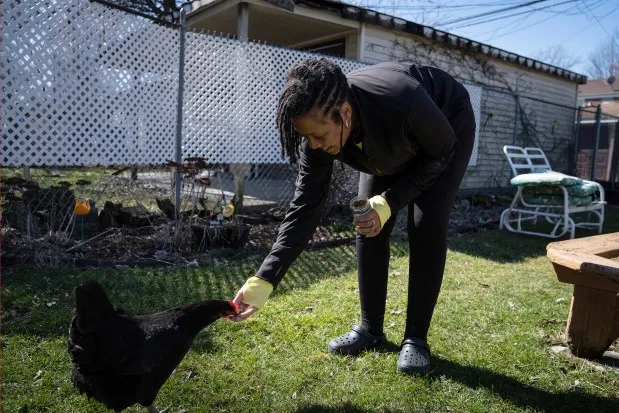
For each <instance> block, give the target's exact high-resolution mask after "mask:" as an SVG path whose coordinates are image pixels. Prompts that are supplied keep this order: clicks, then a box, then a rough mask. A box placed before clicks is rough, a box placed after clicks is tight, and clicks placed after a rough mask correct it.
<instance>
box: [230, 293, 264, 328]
mask: <svg viewBox="0 0 619 413" xmlns="http://www.w3.org/2000/svg"><path fill="white" fill-rule="evenodd" d="M232 301H233V302H234V304H236V305H238V306H239V312H238V314H235V315H229V316H227V317H226V318H227V319H228V320H232V321H245V320H247V319H248V318H249V317H250V316H251V315H252V314H253V313H255V312H256V311H258V310H259V308H258V307H254V306H253V305H249V304H245V303H244V302H243V289H241V290H239V292H238V293H236V297H234V300H232Z"/></svg>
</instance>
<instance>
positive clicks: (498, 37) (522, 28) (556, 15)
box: [486, 6, 577, 42]
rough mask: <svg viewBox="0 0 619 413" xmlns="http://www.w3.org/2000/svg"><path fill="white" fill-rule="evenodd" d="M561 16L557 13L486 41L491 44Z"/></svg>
mask: <svg viewBox="0 0 619 413" xmlns="http://www.w3.org/2000/svg"><path fill="white" fill-rule="evenodd" d="M575 7H577V6H574V7H572V8H570V9H569V10H571V9H573V8H575ZM559 15H560V13H555V14H554V15H552V16H548V17H546V18H543V19H541V20H537V21H535V22H532V23H530V24H527V25H526V26H521V27H519V28H517V29H515V30H511V31H509V32H507V33H503V34H501V35H499V36H492V37H491V38H490V39H488V40H486V41H487V42H490V41H492V40H496V39H500V38H501V37H505V36H508V35H510V34H512V33H516V32H519V31H522V30H524V29H528V28H529V27H531V26H535V25H537V24H540V23H543V22H545V21H548V20H550V19H554V18H555V17H558V16H559ZM529 16H530V15H529Z"/></svg>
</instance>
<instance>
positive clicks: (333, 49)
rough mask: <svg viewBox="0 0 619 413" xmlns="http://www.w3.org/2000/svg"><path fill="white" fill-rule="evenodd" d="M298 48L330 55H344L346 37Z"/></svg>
mask: <svg viewBox="0 0 619 413" xmlns="http://www.w3.org/2000/svg"><path fill="white" fill-rule="evenodd" d="M300 50H305V51H307V52H314V53H321V54H326V55H330V56H337V57H346V38H343V39H338V40H332V41H330V42H324V43H317V44H314V45H311V46H306V47H302V48H301V49H300Z"/></svg>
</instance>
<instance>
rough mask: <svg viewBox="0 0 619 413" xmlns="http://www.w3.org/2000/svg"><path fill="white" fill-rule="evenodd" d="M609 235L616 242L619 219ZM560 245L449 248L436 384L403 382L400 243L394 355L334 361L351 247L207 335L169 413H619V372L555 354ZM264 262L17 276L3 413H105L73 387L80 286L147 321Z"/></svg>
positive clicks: (392, 294)
mask: <svg viewBox="0 0 619 413" xmlns="http://www.w3.org/2000/svg"><path fill="white" fill-rule="evenodd" d="M607 222H608V224H607V225H606V228H607V230H608V231H617V230H618V229H619V213H617V212H616V211H615V212H611V213H609V217H608V219H607ZM579 234H580V235H590V234H591V233H579ZM548 242H549V241H548V240H546V239H541V238H533V237H525V236H519V235H515V234H511V233H507V232H500V231H498V230H492V231H487V232H480V233H475V234H467V235H463V236H458V237H455V238H453V239H451V240H450V250H449V253H448V263H447V267H446V271H445V281H444V283H443V290H442V293H441V296H440V298H439V302H438V305H437V308H436V311H435V315H434V319H433V324H432V327H431V330H430V336H429V343H430V345H431V348H432V365H433V370H432V372H431V373H430V374H428V375H427V376H423V377H407V376H403V375H401V374H398V373H397V372H396V361H397V357H398V353H397V344H399V342H400V340H401V339H402V334H403V331H404V321H405V320H404V317H405V316H404V314H405V308H406V286H407V277H406V275H407V268H408V261H407V256H406V250H407V246H406V245H404V244H394V245H393V258H392V263H391V264H392V265H391V270H390V271H391V272H390V284H389V296H388V302H387V315H386V321H385V331H386V334H387V337H388V339H389V340H390V342H391V344H390V345H388V346H386V347H385V348H384V349H382V350H380V351H372V352H368V353H365V354H363V355H361V356H359V357H341V356H334V355H331V354H330V353H328V351H327V342H328V341H329V340H330V339H331V338H332V337H334V336H335V335H339V334H342V333H344V332H346V331H347V330H348V329H349V327H350V325H351V324H353V323H355V322H357V321H358V315H359V304H358V291H357V283H356V273H355V252H354V249H353V248H352V247H350V246H347V247H340V248H334V249H329V250H319V251H314V252H307V253H304V254H303V255H302V256H301V257H300V259H299V260H298V261H297V263H296V264H295V266H294V267H293V268H292V269H291V271H290V272H289V274H288V275H287V276H286V278H285V279H284V282H283V283H282V285H281V286H280V288H279V289H278V290H277V292H276V293H275V294H274V296H273V297H272V298H271V300H270V301H269V302H268V303H267V305H266V306H265V307H264V308H263V309H262V310H261V311H260V312H258V313H257V314H256V315H254V316H253V317H252V318H251V319H249V320H248V321H246V322H244V323H233V322H230V321H227V320H220V321H218V322H216V323H215V324H213V325H211V326H209V327H208V328H207V329H206V330H205V331H204V332H203V333H201V334H200V335H199V336H198V338H197V340H196V342H195V343H194V346H193V347H192V350H191V351H190V352H189V354H188V355H187V357H186V358H185V360H184V361H183V362H182V363H181V364H180V366H179V367H178V369H177V370H176V371H175V373H174V374H173V375H172V377H171V378H170V380H169V381H168V382H167V383H166V384H165V385H164V387H163V388H162V390H161V392H160V393H159V397H158V399H157V405H158V406H159V407H160V408H163V407H170V412H179V411H181V410H182V409H184V410H185V411H186V412H243V413H245V412H260V413H262V412H334V413H335V412H435V411H441V412H515V411H527V412H533V411H544V412H545V411H549V412H550V411H566V412H567V411H569V412H572V411H582V412H603V411H606V412H611V411H614V412H616V411H619V369H613V368H610V367H597V368H596V366H595V365H592V364H591V363H588V362H584V361H582V360H579V359H575V358H571V357H567V356H564V355H555V354H552V353H551V352H550V350H549V349H550V346H552V345H554V344H560V343H561V342H562V333H563V331H564V329H565V324H566V323H565V320H566V317H567V314H568V311H569V304H570V297H571V291H572V286H570V285H566V284H562V283H559V282H558V281H557V279H556V277H555V275H554V272H553V269H552V266H551V265H550V263H549V262H548V260H547V259H546V257H545V246H546V244H547V243H548ZM262 258H263V256H262V255H261V254H256V255H253V256H250V257H247V256H244V257H239V258H228V259H224V258H222V257H221V256H220V257H217V258H216V257H212V258H211V259H209V260H206V261H205V264H204V266H203V267H202V268H198V269H195V268H193V269H190V268H185V269H173V270H170V269H140V270H138V269H136V270H127V271H118V270H114V269H98V270H94V269H79V268H76V269H73V268H67V269H40V268H34V267H25V268H18V269H12V270H10V271H4V272H3V274H2V304H3V323H2V398H3V403H4V410H3V411H6V412H101V411H104V410H103V406H102V405H100V404H98V403H97V402H94V401H89V400H87V399H86V397H85V396H81V395H79V394H77V392H76V391H75V390H74V389H73V387H72V385H71V382H70V361H69V358H68V354H67V351H66V335H67V330H68V325H69V322H70V320H71V316H72V311H73V305H74V297H73V293H72V290H73V288H74V287H75V286H76V285H78V284H79V282H80V281H81V280H83V279H87V278H92V279H96V280H98V281H100V282H101V283H102V284H103V285H104V287H105V288H106V289H107V291H108V294H109V295H110V298H111V300H112V301H113V303H114V304H115V305H117V306H119V307H121V308H124V309H125V310H127V311H129V312H132V313H147V312H155V311H158V310H162V309H165V308H168V307H171V306H175V305H181V304H185V303H188V302H191V301H197V300H201V299H209V298H231V297H232V296H233V295H234V293H235V292H236V290H237V289H238V287H240V285H242V283H243V282H244V280H245V279H246V278H247V277H249V276H251V275H253V273H254V271H255V270H256V269H257V268H258V266H259V264H260V260H261V259H262ZM129 411H134V412H138V411H144V410H142V409H141V408H138V407H133V408H131V409H129Z"/></svg>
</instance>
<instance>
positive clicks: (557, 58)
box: [533, 44, 580, 69]
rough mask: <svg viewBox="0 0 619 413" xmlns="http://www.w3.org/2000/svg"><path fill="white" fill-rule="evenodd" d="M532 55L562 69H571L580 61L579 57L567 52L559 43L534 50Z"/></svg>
mask: <svg viewBox="0 0 619 413" xmlns="http://www.w3.org/2000/svg"><path fill="white" fill-rule="evenodd" d="M533 57H535V58H536V59H538V60H540V61H542V62H544V63H548V64H550V65H553V66H558V67H560V68H562V69H571V68H573V67H574V66H576V65H577V64H579V63H580V59H579V58H578V57H576V56H574V55H573V54H571V53H570V52H568V51H567V50H566V49H565V48H564V47H563V46H561V45H560V44H558V45H555V46H550V47H547V48H545V49H542V50H540V51H538V52H536V53H535V54H534V55H533Z"/></svg>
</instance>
